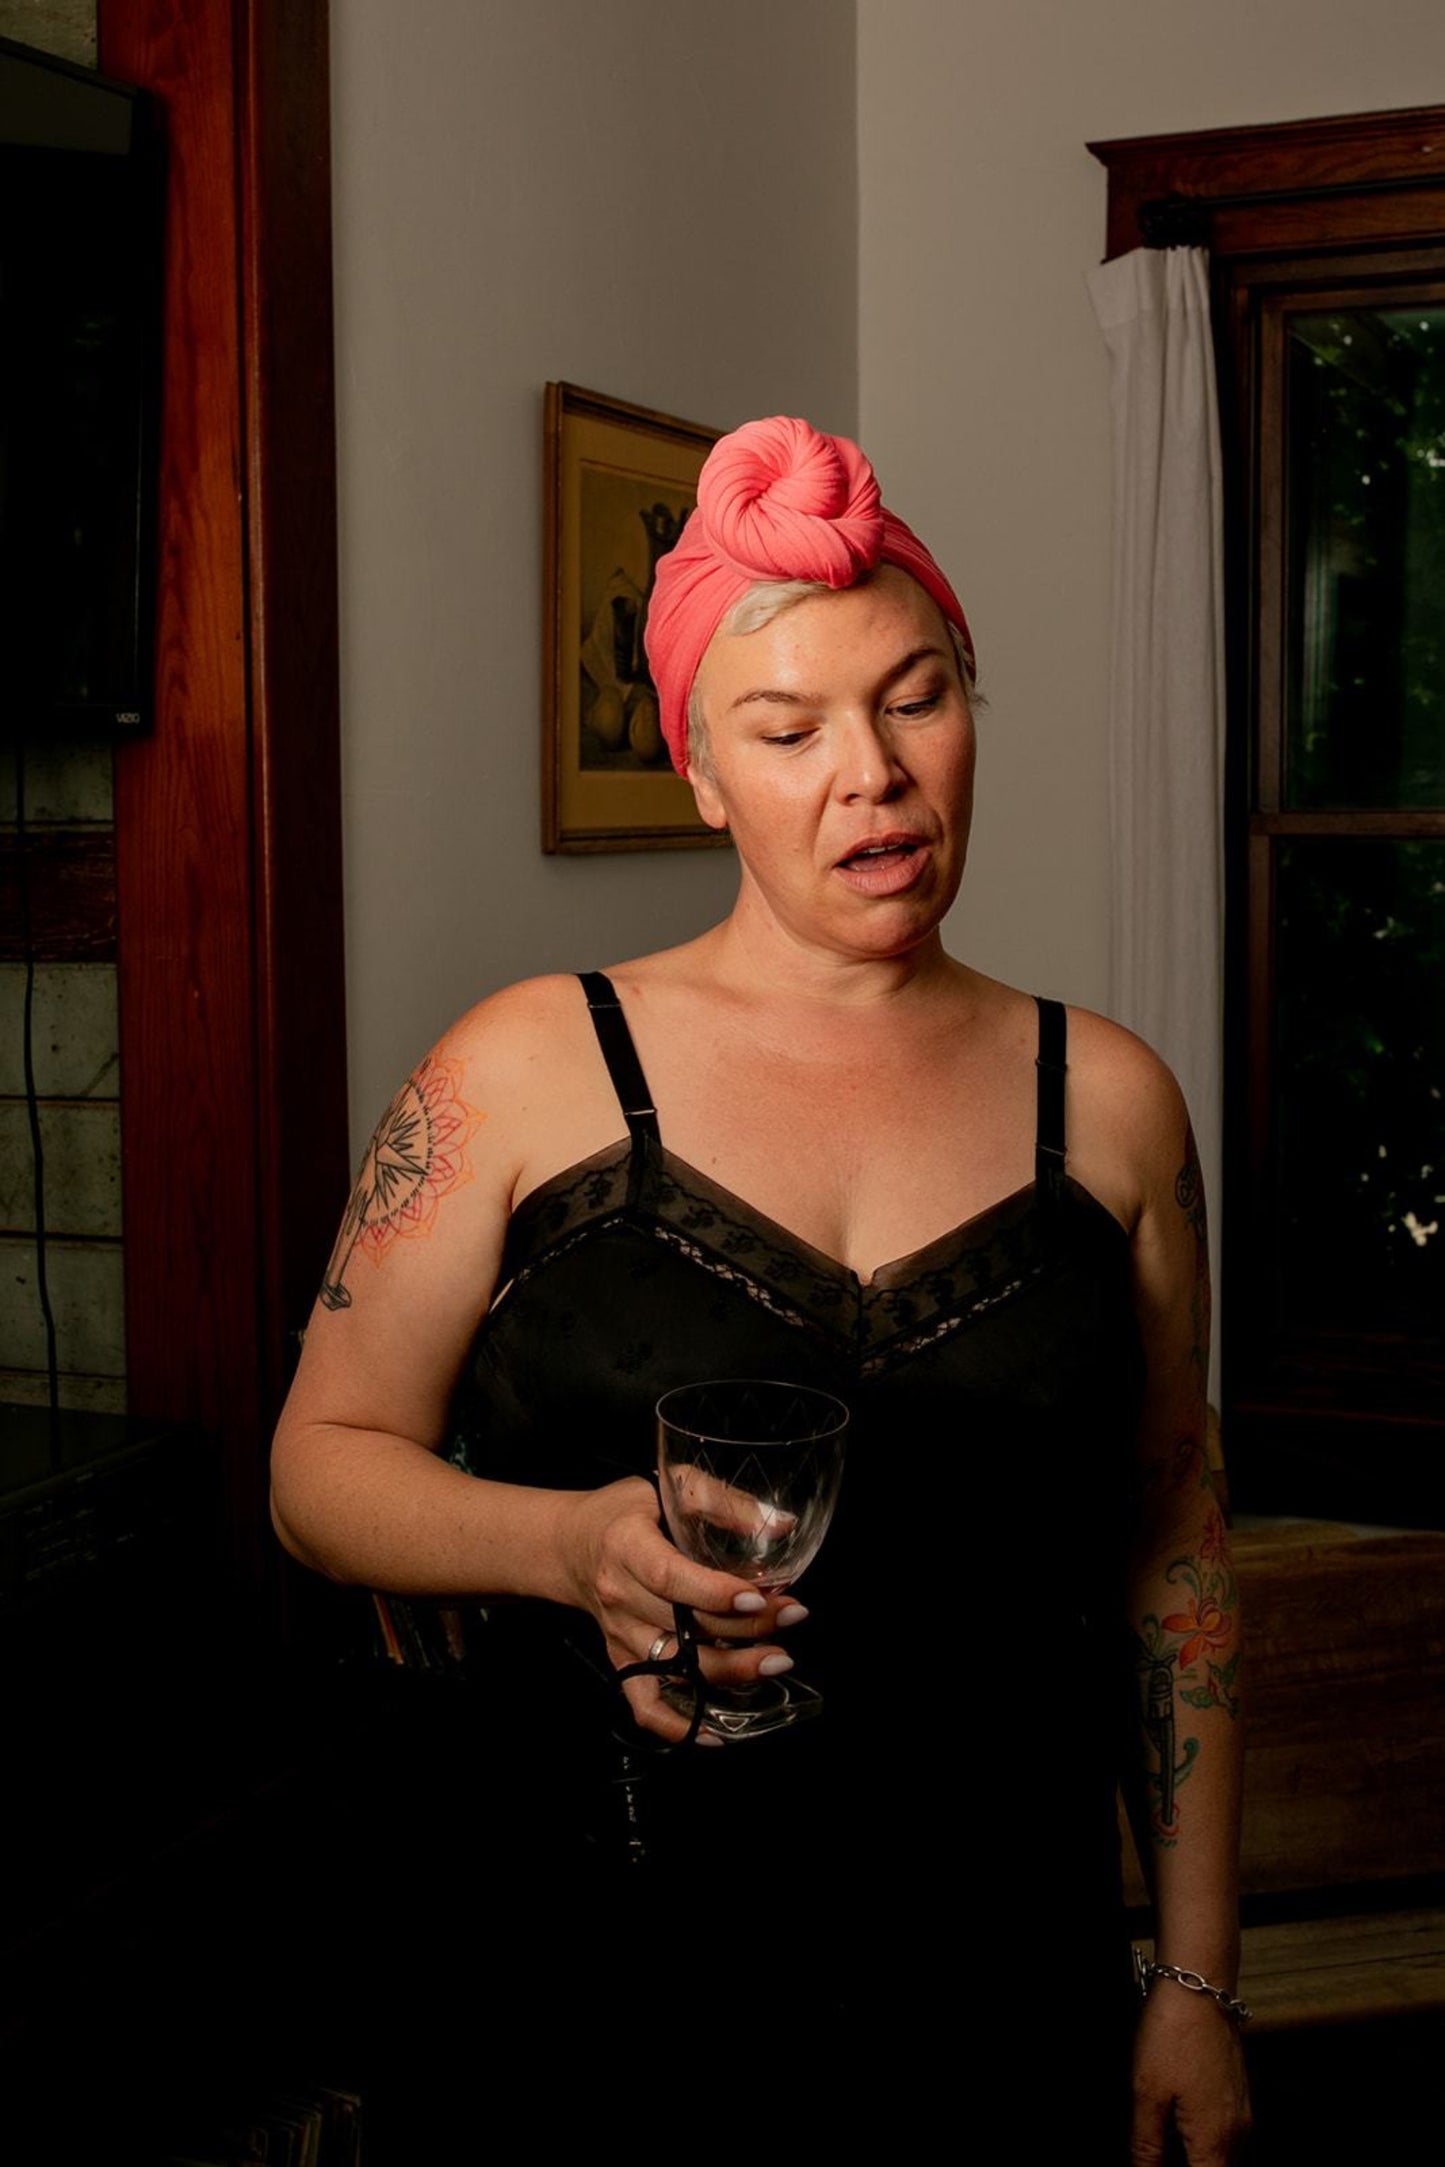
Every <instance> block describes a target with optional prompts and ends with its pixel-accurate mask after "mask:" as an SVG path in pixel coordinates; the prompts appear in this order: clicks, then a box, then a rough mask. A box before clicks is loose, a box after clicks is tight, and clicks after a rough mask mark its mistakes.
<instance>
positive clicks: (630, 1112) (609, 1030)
mask: <svg viewBox="0 0 1445 2167" xmlns="http://www.w3.org/2000/svg"><path fill="white" fill-rule="evenodd" d="M577 976H578V980H579V982H580V984H581V987H582V991H583V992H584V993H585V994H586V996H587V1007H588V1010H589V1011H590V1013H591V1017H592V1028H593V1030H594V1031H595V1032H596V1033H597V1043H598V1045H599V1046H600V1047H601V1048H602V1058H603V1060H604V1061H605V1062H606V1063H607V1073H608V1075H609V1076H610V1077H611V1079H612V1088H613V1090H614V1091H615V1092H616V1093H617V1103H618V1105H619V1106H620V1107H621V1108H622V1118H623V1120H624V1121H625V1122H626V1123H627V1128H628V1133H629V1135H630V1136H631V1138H632V1142H633V1146H634V1150H635V1148H636V1147H637V1146H638V1145H639V1144H640V1143H641V1142H642V1141H643V1139H644V1138H647V1139H648V1140H649V1141H651V1142H652V1143H654V1144H657V1143H661V1141H662V1138H661V1136H660V1135H659V1133H658V1127H657V1109H656V1107H655V1106H654V1105H653V1103H652V1093H651V1092H650V1091H649V1090H648V1088H647V1078H646V1077H645V1076H644V1075H643V1073H642V1063H641V1062H640V1061H639V1060H638V1058H637V1048H636V1047H635V1046H634V1045H633V1043H632V1033H631V1031H629V1030H628V1028H627V1018H626V1017H625V1016H624V1015H623V1013H622V1003H621V1002H620V1001H619V1000H618V998H617V988H616V987H615V986H614V985H613V983H612V980H611V979H610V978H608V977H607V976H606V974H605V973H604V972H602V971H579V972H578V974H577Z"/></svg>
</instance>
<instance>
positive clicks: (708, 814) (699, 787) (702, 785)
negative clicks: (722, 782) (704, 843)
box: [687, 768, 728, 830]
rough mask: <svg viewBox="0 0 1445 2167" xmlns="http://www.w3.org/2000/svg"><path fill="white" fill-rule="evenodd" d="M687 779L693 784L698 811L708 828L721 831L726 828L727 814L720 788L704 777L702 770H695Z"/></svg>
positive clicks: (710, 779) (709, 778)
mask: <svg viewBox="0 0 1445 2167" xmlns="http://www.w3.org/2000/svg"><path fill="white" fill-rule="evenodd" d="M687 779H688V781H689V782H690V783H691V784H692V794H693V796H694V797H695V798H696V799H697V809H698V811H699V812H700V813H701V814H702V817H703V819H704V821H705V822H706V823H707V825H708V827H710V828H717V829H719V830H721V829H723V828H725V827H726V826H727V824H728V816H727V812H726V809H725V808H724V805H723V801H722V798H721V796H720V795H719V793H718V786H717V784H716V783H715V782H714V781H713V779H712V777H711V776H710V775H704V774H703V772H702V770H701V768H693V769H692V770H691V772H690V773H689V775H688V778H687Z"/></svg>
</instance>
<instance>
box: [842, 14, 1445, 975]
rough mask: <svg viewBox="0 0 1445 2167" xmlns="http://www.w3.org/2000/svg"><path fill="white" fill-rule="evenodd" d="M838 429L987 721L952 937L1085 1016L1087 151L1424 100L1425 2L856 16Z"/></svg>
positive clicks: (1090, 409)
mask: <svg viewBox="0 0 1445 2167" xmlns="http://www.w3.org/2000/svg"><path fill="white" fill-rule="evenodd" d="M858 25H859V31H858V90H859V114H860V132H859V189H860V201H861V235H860V282H859V284H860V310H861V335H860V409H861V411H860V423H861V430H862V436H863V441H864V442H865V443H866V445H867V446H868V449H869V451H870V453H871V454H872V456H873V459H874V460H875V462H876V463H877V465H878V468H879V471H880V473H881V475H882V477H883V481H884V487H885V493H886V495H887V497H888V500H889V501H890V502H891V503H893V504H894V505H895V506H896V508H897V509H898V510H899V511H900V512H901V513H902V514H903V516H904V517H905V518H907V519H908V520H910V521H912V522H913V523H914V524H916V525H917V526H918V527H919V528H920V529H921V531H922V532H923V533H924V534H925V535H927V537H928V539H929V541H930V542H931V543H932V545H933V547H934V548H935V549H936V550H937V552H938V553H939V555H940V556H941V557H942V559H943V561H944V563H945V564H946V565H947V567H948V569H949V570H950V572H951V573H952V574H953V577H954V580H955V584H956V585H957V586H958V588H959V590H960V592H961V594H962V596H963V599H964V604H965V607H966V608H968V610H969V611H970V614H971V616H972V620H973V626H974V631H975V634H976V636H977V639H978V643H979V649H980V656H981V662H982V669H983V682H984V685H985V689H986V690H988V691H989V692H990V693H991V696H992V710H991V712H990V713H989V715H988V716H987V717H986V719H985V722H984V725H983V731H982V738H983V752H982V762H981V769H980V777H979V799H978V806H979V810H978V814H977V818H976V824H975V840H974V848H973V853H972V859H971V865H970V875H969V880H968V882H967V884H966V886H965V890H964V894H963V897H962V898H961V900H960V902H959V904H958V906H957V907H956V910H955V915H954V922H953V924H952V926H951V927H950V933H951V937H952V945H953V946H954V947H955V948H956V949H957V950H958V951H959V952H961V953H964V954H967V955H968V956H969V958H970V960H971V961H975V962H977V963H979V964H980V965H982V966H983V967H984V968H986V969H990V970H993V971H995V972H997V973H998V974H999V975H1000V976H1002V977H1005V978H1009V979H1012V980H1015V981H1017V982H1020V983H1022V984H1025V985H1028V986H1030V987H1034V988H1037V989H1038V990H1039V991H1043V992H1053V993H1060V994H1065V995H1067V996H1069V997H1070V998H1073V999H1075V1000H1079V1001H1083V1002H1085V1003H1088V1004H1091V1005H1095V1006H1105V1005H1107V985H1106V965H1107V949H1108V919H1107V886H1106V883H1107V872H1108V824H1107V817H1106V806H1105V795H1104V792H1105V781H1104V701H1105V687H1106V678H1107V668H1108V645H1107V626H1108V569H1109V568H1108V547H1109V533H1108V523H1109V466H1108V459H1109V442H1108V404H1107V401H1108V385H1107V375H1106V369H1105V360H1104V353H1103V349H1102V345H1101V343H1100V339H1099V334H1098V331H1097V328H1096V325H1095V321H1094V317H1093V313H1092V310H1091V308H1090V305H1089V301H1088V297H1087V294H1086V292H1085V288H1084V274H1085V272H1086V270H1087V268H1088V267H1089V265H1090V264H1092V263H1094V262H1096V261H1097V260H1098V258H1099V256H1100V254H1101V253H1102V249H1103V235H1104V203H1105V183H1104V174H1103V169H1102V167H1100V166H1099V165H1098V164H1097V163H1096V162H1095V161H1094V160H1093V159H1092V158H1090V156H1089V154H1088V152H1087V151H1086V150H1085V149H1084V144H1085V142H1086V141H1093V140H1098V139H1101V138H1108V137H1110V136H1127V135H1146V134H1155V133H1164V132H1167V131H1172V130H1176V129H1188V128H1210V127H1219V126H1225V125H1228V124H1230V123H1244V122H1259V121H1276V120H1293V119H1298V118H1300V117H1302V116H1304V115H1307V114H1320V113H1341V112H1345V113H1348V112H1363V111H1368V110H1370V109H1372V108H1376V107H1390V106H1402V105H1424V104H1432V103H1437V102H1445V6H1442V5H1441V4H1440V0H1210V5H1208V6H1207V7H1206V6H1200V5H1198V0H859V5H858Z"/></svg>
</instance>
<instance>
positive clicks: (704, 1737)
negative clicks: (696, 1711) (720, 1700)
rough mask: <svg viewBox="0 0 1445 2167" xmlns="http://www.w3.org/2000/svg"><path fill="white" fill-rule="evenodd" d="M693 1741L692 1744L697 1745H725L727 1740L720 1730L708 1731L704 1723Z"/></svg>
mask: <svg viewBox="0 0 1445 2167" xmlns="http://www.w3.org/2000/svg"><path fill="white" fill-rule="evenodd" d="M693 1743H694V1745H698V1746H725V1745H726V1744H727V1740H726V1739H725V1738H724V1737H723V1734H722V1732H721V1731H710V1730H709V1729H708V1728H707V1726H706V1725H704V1726H703V1728H702V1729H701V1730H700V1731H699V1732H698V1734H697V1737H696V1738H695V1739H694V1740H693Z"/></svg>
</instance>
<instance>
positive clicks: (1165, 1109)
mask: <svg viewBox="0 0 1445 2167" xmlns="http://www.w3.org/2000/svg"><path fill="white" fill-rule="evenodd" d="M1067 1105H1068V1152H1069V1170H1070V1172H1071V1173H1072V1174H1073V1175H1074V1176H1075V1178H1076V1179H1077V1180H1079V1181H1081V1182H1082V1183H1083V1184H1084V1186H1085V1187H1086V1188H1088V1189H1091V1190H1093V1192H1094V1193H1095V1195H1097V1196H1098V1197H1099V1198H1100V1201H1101V1202H1103V1203H1105V1204H1107V1205H1108V1206H1109V1208H1110V1210H1111V1211H1113V1212H1114V1213H1115V1215H1116V1217H1118V1218H1119V1219H1120V1220H1122V1222H1123V1223H1124V1225H1125V1226H1126V1227H1128V1228H1129V1229H1130V1230H1131V1231H1132V1230H1133V1229H1134V1228H1135V1227H1136V1226H1137V1224H1138V1222H1139V1219H1140V1217H1141V1215H1142V1214H1143V1212H1144V1211H1145V1210H1146V1209H1147V1208H1148V1207H1149V1205H1151V1204H1152V1203H1154V1202H1156V1201H1157V1200H1158V1199H1159V1198H1160V1197H1161V1196H1164V1195H1171V1194H1172V1193H1173V1191H1174V1188H1175V1184H1176V1182H1177V1180H1178V1178H1179V1174H1180V1169H1181V1167H1182V1166H1183V1165H1184V1164H1185V1162H1186V1160H1187V1159H1188V1158H1190V1156H1191V1155H1192V1152H1193V1144H1192V1140H1191V1138H1190V1134H1189V1114H1188V1110H1187V1108H1186V1107H1185V1104H1184V1094H1183V1092H1182V1091H1181V1090H1180V1088H1179V1085H1178V1082H1177V1081H1176V1079H1175V1077H1174V1073H1173V1071H1172V1070H1171V1069H1170V1068H1169V1066H1168V1064H1167V1063H1166V1062H1165V1061H1162V1060H1161V1059H1160V1057H1159V1055H1158V1054H1157V1053H1155V1051H1154V1049H1153V1047H1152V1046H1149V1045H1146V1044H1145V1042H1144V1040H1143V1039H1142V1038H1139V1037H1138V1036H1137V1035H1136V1034H1135V1033H1134V1032H1133V1031H1130V1030H1126V1029H1125V1027H1124V1025H1123V1024H1121V1023H1113V1022H1111V1021H1110V1019H1109V1018H1108V1017H1107V1016H1100V1015H1096V1014H1095V1013H1094V1012H1093V1011H1092V1010H1091V1009H1087V1008H1070V1010H1069V1081H1068V1101H1067Z"/></svg>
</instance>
